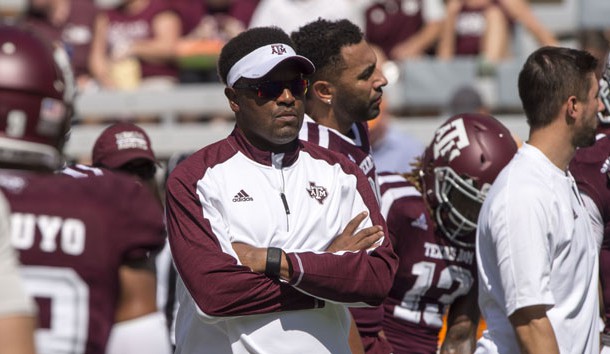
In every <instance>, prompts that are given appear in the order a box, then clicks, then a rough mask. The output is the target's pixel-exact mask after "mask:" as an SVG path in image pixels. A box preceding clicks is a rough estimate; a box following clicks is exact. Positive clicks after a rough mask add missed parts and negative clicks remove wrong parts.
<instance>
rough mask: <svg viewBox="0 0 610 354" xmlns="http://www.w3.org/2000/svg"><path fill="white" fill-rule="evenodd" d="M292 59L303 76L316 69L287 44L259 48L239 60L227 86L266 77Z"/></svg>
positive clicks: (228, 78)
mask: <svg viewBox="0 0 610 354" xmlns="http://www.w3.org/2000/svg"><path fill="white" fill-rule="evenodd" d="M288 59H292V60H295V61H296V62H297V63H299V64H300V65H301V68H302V69H303V74H305V75H309V74H312V73H313V72H314V71H315V70H316V69H315V66H314V65H313V63H312V62H311V61H310V60H309V59H307V58H305V57H304V56H301V55H297V53H296V52H295V51H294V49H292V47H290V46H289V45H288V44H283V43H276V44H269V45H266V46H264V47H260V48H258V49H256V50H254V51H252V52H251V53H249V54H248V55H246V56H245V57H243V58H241V59H240V60H239V61H238V62H237V63H235V65H233V67H231V70H229V74H228V75H227V85H228V86H229V87H233V85H234V84H235V82H237V80H239V79H240V78H242V77H245V78H248V79H258V78H261V77H263V76H265V75H267V74H268V73H269V72H270V71H271V70H273V68H275V67H276V66H277V65H278V64H279V63H281V62H283V61H284V60H288Z"/></svg>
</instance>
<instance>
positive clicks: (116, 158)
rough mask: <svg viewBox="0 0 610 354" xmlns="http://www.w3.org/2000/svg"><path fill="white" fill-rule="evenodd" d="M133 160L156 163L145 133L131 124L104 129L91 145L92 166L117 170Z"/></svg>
mask: <svg viewBox="0 0 610 354" xmlns="http://www.w3.org/2000/svg"><path fill="white" fill-rule="evenodd" d="M135 159H146V160H150V161H151V162H153V163H156V162H157V160H156V158H155V154H154V152H153V151H152V147H151V144H150V139H149V138H148V135H147V134H146V132H145V131H144V130H143V129H142V128H140V127H138V126H137V125H135V124H132V123H125V122H121V123H115V124H113V125H111V126H110V127H108V128H106V129H105V130H104V131H103V132H102V134H101V135H100V136H99V137H98V138H97V140H96V141H95V144H94V145H93V156H92V163H93V165H94V166H105V167H109V168H118V167H121V166H122V165H124V164H126V163H127V162H129V161H132V160H135Z"/></svg>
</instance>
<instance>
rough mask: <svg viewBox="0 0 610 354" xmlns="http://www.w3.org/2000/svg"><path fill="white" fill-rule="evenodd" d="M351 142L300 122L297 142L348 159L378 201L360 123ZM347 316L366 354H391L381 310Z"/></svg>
mask: <svg viewBox="0 0 610 354" xmlns="http://www.w3.org/2000/svg"><path fill="white" fill-rule="evenodd" d="M350 136H351V137H350V138H349V139H352V141H348V140H346V137H343V136H341V135H339V133H338V132H337V131H335V130H332V129H329V128H328V127H326V126H323V125H321V124H318V123H317V122H315V121H313V120H312V119H311V118H309V117H307V118H306V119H305V121H304V122H303V127H302V128H301V131H300V132H299V138H300V139H301V140H306V141H309V142H311V143H314V144H316V145H319V146H322V147H324V148H327V149H329V150H332V151H336V152H338V153H340V154H342V155H344V156H347V157H348V158H349V159H350V160H351V161H352V162H354V163H355V164H356V165H358V167H360V169H361V170H362V172H363V173H364V174H365V175H366V177H367V179H368V181H369V184H370V185H371V187H372V189H373V191H374V192H375V195H376V196H377V199H379V192H378V191H379V188H378V186H377V173H376V169H375V163H374V162H373V158H372V156H371V144H370V140H369V131H368V125H367V124H366V123H363V122H355V123H354V124H352V128H351V130H350ZM350 312H351V313H352V316H353V317H354V320H355V321H356V325H357V326H358V332H359V333H360V336H361V337H362V342H363V344H364V346H365V350H366V352H367V353H368V354H377V353H378V354H383V353H386V354H387V353H391V352H392V348H391V347H390V345H389V343H388V342H387V341H385V340H382V339H381V338H380V337H379V336H378V333H379V331H381V321H382V319H383V308H382V307H381V306H377V307H361V308H354V307H351V308H350Z"/></svg>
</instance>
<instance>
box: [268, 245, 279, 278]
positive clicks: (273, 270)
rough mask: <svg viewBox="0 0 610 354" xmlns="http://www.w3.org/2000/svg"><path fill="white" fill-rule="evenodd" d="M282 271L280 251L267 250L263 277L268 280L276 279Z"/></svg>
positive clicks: (271, 248) (273, 248)
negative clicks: (266, 277)
mask: <svg viewBox="0 0 610 354" xmlns="http://www.w3.org/2000/svg"><path fill="white" fill-rule="evenodd" d="M281 270H282V249H281V248H277V247H269V248H267V263H266V264H265V275H266V276H268V277H269V278H273V279H278V278H279V277H280V271H281Z"/></svg>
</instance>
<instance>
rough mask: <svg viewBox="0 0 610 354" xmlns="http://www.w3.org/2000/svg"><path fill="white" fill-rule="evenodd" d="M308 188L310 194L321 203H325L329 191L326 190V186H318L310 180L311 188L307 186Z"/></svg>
mask: <svg viewBox="0 0 610 354" xmlns="http://www.w3.org/2000/svg"><path fill="white" fill-rule="evenodd" d="M306 190H307V192H308V193H309V196H310V197H312V198H313V199H315V200H317V201H318V203H320V204H323V203H324V199H326V197H328V192H327V191H326V188H324V187H321V186H316V184H315V183H314V182H309V188H306Z"/></svg>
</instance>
